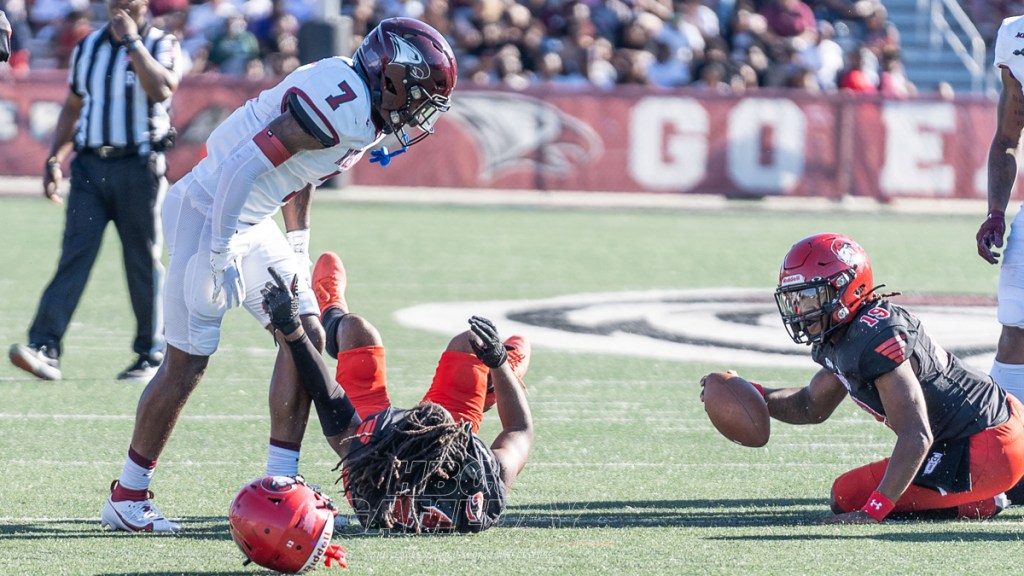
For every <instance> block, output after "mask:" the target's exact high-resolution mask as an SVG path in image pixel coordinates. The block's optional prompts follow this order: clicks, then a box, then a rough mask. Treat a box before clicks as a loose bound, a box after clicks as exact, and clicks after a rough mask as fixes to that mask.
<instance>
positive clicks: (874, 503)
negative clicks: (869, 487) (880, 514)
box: [868, 498, 882, 510]
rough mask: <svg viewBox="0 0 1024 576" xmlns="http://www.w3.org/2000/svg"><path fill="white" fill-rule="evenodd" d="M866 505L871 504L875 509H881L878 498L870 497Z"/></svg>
mask: <svg viewBox="0 0 1024 576" xmlns="http://www.w3.org/2000/svg"><path fill="white" fill-rule="evenodd" d="M868 506H871V507H872V508H874V509H875V510H881V509H882V503H881V502H879V501H878V500H875V499H874V498H872V499H871V501H870V502H868Z"/></svg>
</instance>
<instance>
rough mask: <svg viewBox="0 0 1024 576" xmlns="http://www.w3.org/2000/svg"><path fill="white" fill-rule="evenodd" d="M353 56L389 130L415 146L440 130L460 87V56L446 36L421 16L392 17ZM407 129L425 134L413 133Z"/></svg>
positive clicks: (380, 121) (379, 121) (379, 118)
mask: <svg viewBox="0 0 1024 576" xmlns="http://www.w3.org/2000/svg"><path fill="white" fill-rule="evenodd" d="M352 58H353V60H355V62H356V64H357V65H358V66H359V68H361V70H362V72H363V74H364V75H365V78H366V82H367V84H368V85H369V89H370V100H371V103H372V107H373V111H374V114H375V118H374V120H375V121H376V122H377V125H378V127H379V128H380V129H381V130H382V131H383V132H384V133H385V134H392V133H393V134H395V135H396V136H397V137H398V139H399V140H400V141H401V142H402V144H405V145H406V146H411V145H412V144H415V143H416V142H419V141H420V140H422V139H423V138H426V137H427V136H428V135H430V134H433V133H434V123H435V122H437V119H438V118H439V117H440V116H441V113H443V112H447V111H448V108H449V107H450V104H449V96H451V93H452V90H453V89H454V88H455V76H456V65H455V54H454V53H453V52H452V48H451V46H449V45H448V41H447V40H445V39H444V36H442V35H441V34H440V33H439V32H438V31H437V30H434V29H433V28H431V27H430V26H429V25H427V24H424V23H423V22H420V21H419V20H414V19H412V18H388V19H387V20H383V21H382V22H381V23H380V24H378V25H377V27H376V28H374V29H373V30H371V31H370V33H369V34H367V36H366V39H365V40H363V43H362V44H361V45H360V46H359V48H358V49H356V53H355V55H353V57H352ZM406 127H411V128H418V129H419V130H420V132H419V133H418V134H416V135H415V136H410V135H408V134H406V132H405V128H406Z"/></svg>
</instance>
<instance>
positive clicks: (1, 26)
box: [0, 10, 11, 62]
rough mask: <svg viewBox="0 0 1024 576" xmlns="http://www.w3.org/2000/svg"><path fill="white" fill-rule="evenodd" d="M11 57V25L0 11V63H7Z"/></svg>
mask: <svg viewBox="0 0 1024 576" xmlns="http://www.w3.org/2000/svg"><path fill="white" fill-rule="evenodd" d="M10 57H11V23H10V22H9V21H8V20H7V15H6V14H4V12H3V10H0V62H7V60H8V59H9V58H10Z"/></svg>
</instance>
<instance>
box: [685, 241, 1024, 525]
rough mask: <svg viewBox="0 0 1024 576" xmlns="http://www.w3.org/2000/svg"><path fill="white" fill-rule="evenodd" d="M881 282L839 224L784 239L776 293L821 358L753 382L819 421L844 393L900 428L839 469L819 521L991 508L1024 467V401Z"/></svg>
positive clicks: (793, 419)
mask: <svg viewBox="0 0 1024 576" xmlns="http://www.w3.org/2000/svg"><path fill="white" fill-rule="evenodd" d="M878 288H880V286H875V284H874V279H873V277H872V272H871V262H870V260H868V256H867V254H866V253H865V252H864V250H863V249H862V248H861V247H860V246H859V245H858V244H857V243H856V242H854V241H853V240H851V239H850V238H847V237H846V236H842V235H840V234H817V235H815V236H811V237H808V238H805V239H803V240H800V241H799V242H797V243H796V244H795V245H794V246H793V247H792V248H791V249H790V251H789V253H788V254H787V255H786V258H785V260H784V261H783V263H782V270H781V271H780V272H779V287H778V289H777V290H776V291H775V299H776V302H777V304H778V307H779V312H780V314H781V315H782V321H783V323H784V324H785V326H786V329H787V330H788V331H789V334H790V336H791V337H792V338H793V340H794V341H795V342H797V343H803V344H809V345H810V346H811V358H812V359H813V360H814V361H815V362H816V363H818V364H820V365H821V367H822V368H821V369H820V370H819V371H818V372H817V374H815V375H814V377H812V378H811V381H810V383H809V384H808V385H807V386H804V387H803V388H781V389H769V388H763V387H759V386H758V388H760V391H761V394H762V395H763V396H764V399H765V402H766V403H767V407H768V413H769V414H770V415H771V417H772V418H775V419H776V420H780V421H782V422H786V423H789V424H818V423H821V422H823V421H824V420H825V419H827V418H828V417H829V416H830V415H831V414H832V412H833V411H834V410H835V409H836V406H838V405H839V403H840V402H841V401H842V399H843V398H844V397H845V396H846V395H847V394H849V395H850V396H851V397H852V398H853V400H854V401H855V402H856V403H857V405H858V406H860V407H861V408H863V409H865V410H867V411H868V412H869V413H870V414H871V415H873V416H874V417H875V418H876V419H878V420H879V421H880V422H883V423H885V424H886V425H887V426H888V427H889V428H891V429H892V430H893V432H895V433H896V445H895V446H894V447H893V450H892V455H891V456H890V457H889V458H886V459H884V460H880V461H878V462H874V463H872V464H868V465H866V466H862V467H860V468H856V469H854V470H851V471H849V472H847V473H845V474H843V475H842V476H840V477H839V478H837V479H836V480H835V482H834V483H833V484H832V498H831V505H832V511H833V512H834V513H835V514H836V515H835V516H830V517H828V518H826V519H825V520H824V522H825V523H836V524H838V523H850V524H860V523H873V522H881V521H882V520H883V519H884V518H886V517H887V516H890V514H892V515H894V516H898V517H901V518H922V519H939V518H957V517H959V518H988V517H991V516H994V515H995V514H997V513H998V512H1000V511H1001V510H1002V509H1003V507H1005V506H1006V504H1007V499H1006V497H1005V495H1004V494H1003V493H1004V492H1006V491H1008V490H1010V489H1011V488H1013V487H1014V485H1016V484H1017V483H1018V482H1019V481H1020V480H1021V477H1024V406H1022V405H1021V403H1020V402H1019V401H1018V400H1017V399H1016V398H1014V397H1013V396H1010V395H1007V394H1006V393H1005V392H1004V391H1003V390H1002V389H1000V388H999V386H997V385H996V383H995V382H993V381H992V379H991V378H990V377H989V376H988V375H986V374H983V373H981V372H979V371H976V370H974V369H972V368H969V367H968V366H967V365H965V364H964V363H963V362H962V361H961V360H960V359H959V358H957V357H956V356H954V355H952V354H950V353H948V352H946V351H945V350H943V349H942V348H941V347H940V346H939V345H938V344H937V343H936V342H935V341H934V340H932V339H931V337H929V336H928V334H927V333H926V332H925V330H924V327H923V326H922V325H921V322H920V321H919V320H918V319H917V318H916V317H914V316H913V315H911V314H910V313H909V312H908V311H907V310H906V309H904V308H903V307H902V306H899V305H897V304H893V303H892V302H890V301H889V300H888V299H887V297H888V296H892V295H881V294H876V290H877V289H878ZM711 377H714V380H716V381H717V380H721V379H722V378H721V375H708V376H707V377H705V378H711ZM716 385H717V384H716ZM755 386H756V385H755ZM712 412H714V411H713V410H709V414H712ZM718 412H723V411H721V410H719V411H718ZM716 425H717V423H716ZM763 438H764V440H765V441H767V436H763ZM751 445H757V444H751Z"/></svg>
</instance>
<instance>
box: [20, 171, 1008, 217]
mask: <svg viewBox="0 0 1024 576" xmlns="http://www.w3.org/2000/svg"><path fill="white" fill-rule="evenodd" d="M67 189H68V183H67V180H65V182H64V192H63V193H64V194H65V195H66V194H67ZM4 196H39V197H40V199H42V183H41V179H40V178H39V177H35V176H6V177H0V197H4ZM317 199H318V200H343V201H347V202H397V203H413V204H458V205H487V206H495V205H497V206H523V207H527V206H528V207H540V208H544V207H550V208H634V209H647V208H657V209H676V210H707V211H717V210H725V209H728V210H737V211H751V210H757V211H768V212H823V211H832V212H845V213H851V212H868V213H897V214H975V215H978V217H979V218H983V217H984V215H985V212H986V211H987V210H988V204H987V202H986V200H985V199H976V200H975V199H971V200H962V199H940V198H898V199H894V200H893V201H891V202H888V203H881V202H878V201H876V200H874V199H872V198H863V197H855V196H848V197H845V198H843V199H842V200H831V199H827V198H815V197H795V196H783V197H778V196H768V197H765V198H762V199H758V200H742V199H727V198H725V197H724V196H721V195H718V194H678V193H661V194H658V193H645V192H582V191H543V190H492V189H466V188H422V187H421V188H415V187H397V186H345V187H343V188H329V187H324V188H321V189H319V190H317ZM1017 209H1018V206H1017V204H1016V203H1015V202H1011V207H1010V211H1009V212H1010V213H1009V214H1008V215H1009V216H1012V215H1013V213H1015V212H1016V210H1017Z"/></svg>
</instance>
